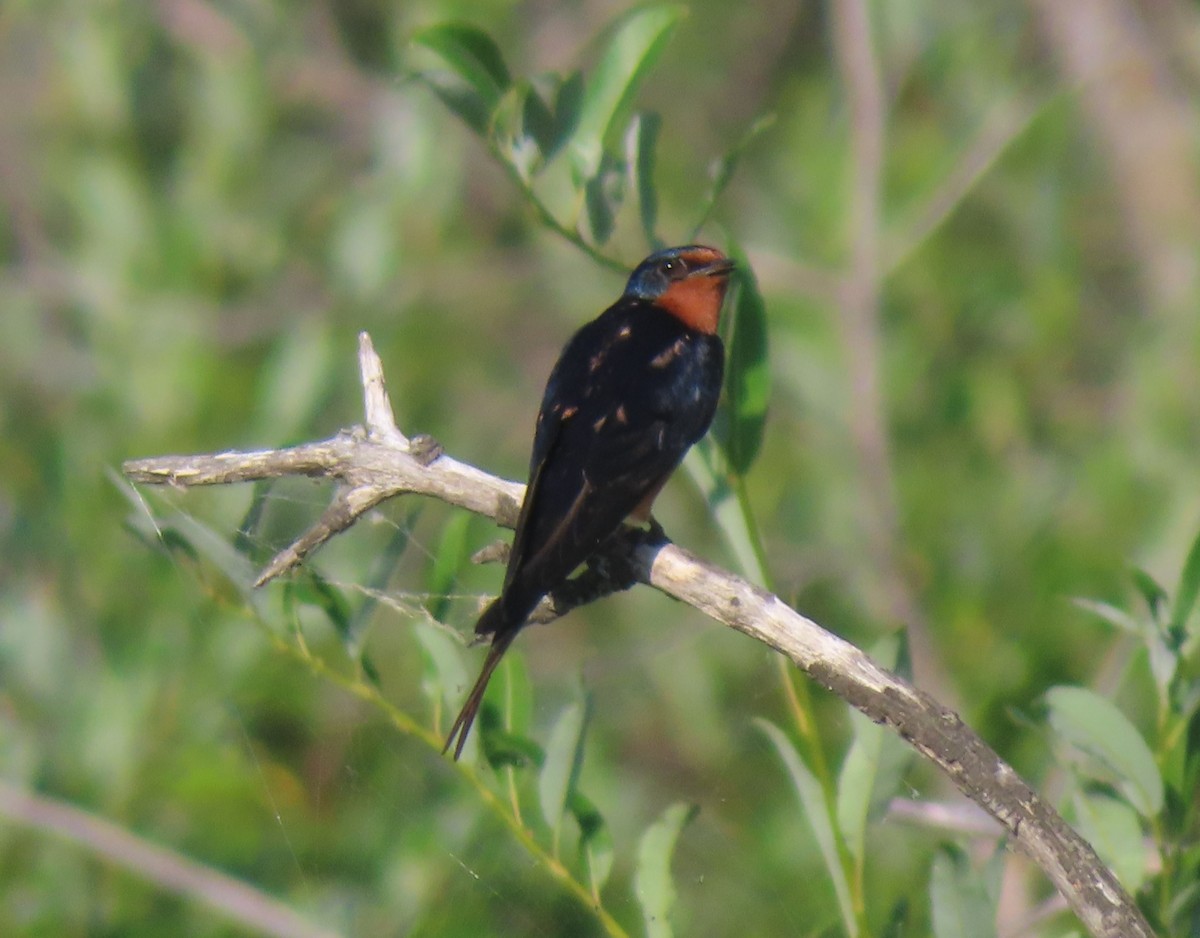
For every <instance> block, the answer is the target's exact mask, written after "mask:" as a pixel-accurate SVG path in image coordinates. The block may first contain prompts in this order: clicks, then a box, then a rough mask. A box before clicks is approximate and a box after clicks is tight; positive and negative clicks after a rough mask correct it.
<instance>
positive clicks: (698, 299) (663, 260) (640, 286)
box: [625, 244, 733, 334]
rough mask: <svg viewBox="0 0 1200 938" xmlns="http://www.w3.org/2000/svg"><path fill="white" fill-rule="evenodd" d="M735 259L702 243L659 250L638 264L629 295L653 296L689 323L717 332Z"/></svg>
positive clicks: (627, 294)
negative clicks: (732, 259)
mask: <svg viewBox="0 0 1200 938" xmlns="http://www.w3.org/2000/svg"><path fill="white" fill-rule="evenodd" d="M731 273H733V261H731V260H730V259H729V258H728V257H726V256H725V255H724V254H722V253H721V252H720V251H718V250H717V249H716V248H710V247H705V246H704V245H702V244H689V245H686V246H684V247H678V248H667V249H666V250H663V251H656V252H655V253H653V254H651V255H650V256H649V257H647V258H646V259H645V260H644V261H642V262H641V263H640V264H638V265H637V268H636V269H635V270H634V271H633V273H632V274H630V276H629V283H627V284H626V285H625V296H627V297H630V298H631V299H639V300H649V301H650V302H651V303H654V304H655V305H656V306H659V307H661V308H662V309H664V310H666V311H667V312H668V313H670V314H671V315H672V316H675V317H676V318H677V319H679V320H680V321H682V322H683V323H684V324H685V325H687V326H689V327H690V328H692V329H697V330H699V331H700V332H707V333H710V334H712V333H715V332H716V331H717V322H718V321H719V319H720V315H721V304H722V302H724V300H725V289H726V287H728V286H729V275H730V274H731Z"/></svg>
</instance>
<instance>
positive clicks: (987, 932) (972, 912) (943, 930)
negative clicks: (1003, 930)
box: [929, 845, 996, 938]
mask: <svg viewBox="0 0 1200 938" xmlns="http://www.w3.org/2000/svg"><path fill="white" fill-rule="evenodd" d="M929 905H930V912H931V913H932V917H933V934H934V938H992V936H995V934H996V905H995V902H994V900H993V898H992V897H991V896H990V895H989V890H988V889H987V887H986V885H985V882H984V878H983V877H982V876H981V875H980V874H978V873H976V872H975V871H974V870H973V869H972V868H971V863H970V861H969V860H968V859H967V855H966V854H965V853H963V851H962V850H961V849H959V848H958V847H956V846H950V845H948V846H946V847H943V848H942V849H941V850H940V851H939V852H938V854H937V856H935V857H934V858H933V870H932V872H931V873H930V877H929Z"/></svg>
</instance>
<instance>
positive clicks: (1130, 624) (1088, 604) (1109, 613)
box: [1073, 596, 1143, 636]
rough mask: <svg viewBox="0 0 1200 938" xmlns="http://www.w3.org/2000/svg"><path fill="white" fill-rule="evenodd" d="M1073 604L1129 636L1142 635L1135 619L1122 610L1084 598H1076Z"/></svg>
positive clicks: (1140, 627)
mask: <svg viewBox="0 0 1200 938" xmlns="http://www.w3.org/2000/svg"><path fill="white" fill-rule="evenodd" d="M1073 602H1074V603H1075V605H1076V606H1078V607H1079V608H1080V609H1083V610H1085V611H1087V612H1090V613H1092V614H1093V615H1095V616H1098V617H1099V618H1101V619H1103V620H1104V621H1105V622H1107V623H1108V624H1109V625H1114V626H1116V627H1117V628H1118V629H1120V630H1121V631H1122V632H1128V633H1129V634H1130V635H1138V636H1140V635H1141V634H1142V631H1143V630H1142V626H1141V625H1140V624H1139V623H1138V621H1137V619H1135V618H1134V617H1133V616H1131V615H1130V614H1129V613H1128V612H1126V611H1125V610H1124V609H1119V608H1117V607H1116V606H1114V605H1112V604H1110V603H1106V602H1101V601H1100V600H1097V599H1087V598H1086V597H1082V596H1080V597H1076V598H1075V599H1074V600H1073Z"/></svg>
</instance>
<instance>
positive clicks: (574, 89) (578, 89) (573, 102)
mask: <svg viewBox="0 0 1200 938" xmlns="http://www.w3.org/2000/svg"><path fill="white" fill-rule="evenodd" d="M553 81H554V83H553V85H551V86H550V87H549V88H547V89H545V94H546V97H543V94H542V89H543V88H544V87H545V86H546V85H547V83H548V79H544V78H538V79H534V80H533V83H532V86H531V87H530V89H529V94H528V95H527V96H526V99H525V114H524V125H525V130H526V132H527V133H528V134H530V136H532V137H533V139H534V140H535V141H536V142H537V145H538V149H539V150H540V151H541V153H542V160H543V162H544V163H548V162H550V161H551V160H552V159H554V157H555V156H557V155H558V152H559V151H560V150H561V149H562V147H563V144H565V143H566V142H567V140H569V139H570V137H571V134H572V132H573V131H574V130H575V125H576V124H577V123H578V122H579V110H580V107H581V106H582V104H583V75H582V74H581V73H580V72H572V73H571V74H570V75H569V76H567V77H566V78H565V79H561V80H558V79H557V78H554V79H553ZM551 92H553V93H552V94H551ZM550 97H552V98H553V99H554V107H553V109H551V108H550V107H549V106H548V105H547V103H546V101H547V100H548V99H549V98H550Z"/></svg>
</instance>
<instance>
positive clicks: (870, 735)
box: [837, 635, 915, 865]
mask: <svg viewBox="0 0 1200 938" xmlns="http://www.w3.org/2000/svg"><path fill="white" fill-rule="evenodd" d="M902 644H903V638H902V636H900V635H890V636H888V637H886V638H884V639H882V640H881V641H879V642H877V643H876V644H875V645H874V646H873V647H872V648H871V649H870V654H871V657H872V658H873V659H874V660H875V661H876V662H878V663H879V664H880V665H881V666H883V667H885V668H887V669H889V670H894V669H895V667H896V663H897V661H898V660H899V658H900V654H901V646H902ZM850 720H851V725H852V727H853V729H854V741H853V742H852V743H851V744H850V750H849V751H848V752H847V753H846V758H845V761H844V762H843V763H842V769H841V772H840V773H839V774H838V791H837V817H838V828H839V830H841V832H842V839H843V840H844V841H845V843H846V847H847V848H848V849H849V850H850V853H851V854H852V855H853V856H854V858H855V861H856V862H857V863H858V864H860V865H861V864H862V863H863V862H864V860H865V856H866V850H865V845H866V829H867V824H868V823H869V822H870V821H871V820H873V819H875V818H877V817H879V816H881V815H882V814H883V812H884V811H885V810H886V809H887V806H888V804H890V803H891V799H892V797H893V796H894V795H895V793H896V791H897V790H898V789H899V788H900V783H901V782H902V781H903V779H904V774H905V772H907V771H908V766H909V765H910V764H911V762H912V759H913V757H914V756H915V753H914V752H913V750H912V749H911V748H910V747H908V746H906V745H904V743H903V742H902V741H901V740H900V739H899V737H897V736H896V735H895V734H893V733H887V732H885V731H884V728H883V727H882V726H880V725H879V724H878V723H874V722H872V721H871V720H870V719H868V718H867V717H866V716H864V715H863V714H861V713H859V712H857V711H852V712H851V714H850Z"/></svg>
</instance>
